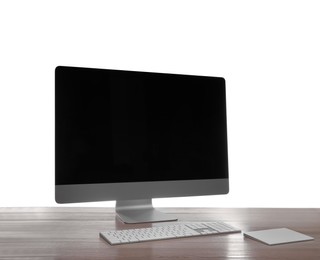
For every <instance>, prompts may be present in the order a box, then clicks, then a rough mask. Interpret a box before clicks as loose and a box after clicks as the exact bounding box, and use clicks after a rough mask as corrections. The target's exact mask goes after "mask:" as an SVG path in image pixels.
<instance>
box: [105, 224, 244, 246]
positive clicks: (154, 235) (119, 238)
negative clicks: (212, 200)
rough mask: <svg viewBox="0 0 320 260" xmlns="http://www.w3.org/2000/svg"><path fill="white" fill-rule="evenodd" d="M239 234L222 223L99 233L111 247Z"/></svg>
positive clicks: (170, 225)
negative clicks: (173, 239) (163, 240)
mask: <svg viewBox="0 0 320 260" xmlns="http://www.w3.org/2000/svg"><path fill="white" fill-rule="evenodd" d="M236 232H241V230H240V229H237V228H235V227H232V226H230V225H227V224H226V223H224V222H218V221H217V222H177V223H175V224H166V225H164V226H155V227H150V228H137V229H124V230H108V231H105V232H100V236H101V237H103V238H104V239H105V240H107V242H108V243H109V244H111V245H119V244H128V243H136V242H145V241H152V240H162V239H170V238H182V237H193V236H206V235H216V234H228V233H236Z"/></svg>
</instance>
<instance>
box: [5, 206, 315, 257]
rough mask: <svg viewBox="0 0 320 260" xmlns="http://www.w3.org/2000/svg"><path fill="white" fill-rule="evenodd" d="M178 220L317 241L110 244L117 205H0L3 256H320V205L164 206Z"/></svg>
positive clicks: (209, 239) (228, 238) (235, 237)
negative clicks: (286, 231)
mask: <svg viewBox="0 0 320 260" xmlns="http://www.w3.org/2000/svg"><path fill="white" fill-rule="evenodd" d="M161 210H162V211H163V212H166V213H168V214H171V213H172V214H176V215H178V217H179V220H180V221H214V220H221V221H224V222H226V223H229V224H231V225H233V226H236V227H238V228H240V229H241V230H242V231H252V230H261V229H269V228H279V227H287V228H290V229H293V230H295V231H298V232H301V233H304V234H306V235H309V236H312V237H314V238H315V240H313V241H308V242H299V243H291V244H284V245H277V246H268V245H265V244H262V243H260V242H257V241H254V240H251V239H249V238H244V237H243V234H242V233H236V234H229V235H215V236H205V237H193V238H181V239H170V240H162V241H152V242H143V243H134V244H126V245H116V246H111V245H109V244H108V243H107V242H105V241H104V240H103V239H102V238H100V237H99V232H100V231H104V230H106V229H124V228H126V229H127V228H133V227H134V228H137V227H149V226H152V225H154V226H159V225H166V223H155V224H134V225H128V224H123V223H122V222H121V221H119V220H118V219H117V218H116V217H115V214H114V209H113V208H90V207H88V208H65V207H56V208H0V259H106V260H108V259H161V260H164V259H180V260H184V259H249V260H250V259H299V260H300V259H317V260H319V259H320V209H305V208H299V209H294V208H286V209H280V208H275V209H270V208H224V209H220V208H163V209H161Z"/></svg>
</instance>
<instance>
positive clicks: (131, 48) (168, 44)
mask: <svg viewBox="0 0 320 260" xmlns="http://www.w3.org/2000/svg"><path fill="white" fill-rule="evenodd" d="M318 2H319V1H302V0H301V1H293V0H290V1H270V0H269V1H256V0H252V1H237V0H236V1H228V0H221V1H213V0H210V1H198V0H194V1H187V0H181V1H173V0H168V1H166V0H162V1H150V0H147V1H139V0H135V1H132V0H130V1H105V0H104V1H102V0H101V1H98V0H97V1H90V0H87V1H80V0H75V1H57V0H55V1H53V0H52V1H41V0H39V1H33V0H31V1H30V0H29V1H15V0H11V1H7V0H4V1H1V2H0V206H55V205H56V204H55V202H54V68H55V67H56V66H57V65H74V66H86V67H99V68H114V69H117V68H118V69H128V70H145V71H156V72H171V73H187V74H200V75H212V76H223V77H225V78H226V80H227V102H228V128H229V129H228V130H229V156H230V158H229V159H230V178H231V179H230V181H231V190H230V194H229V195H227V196H211V197H198V198H178V199H165V200H164V199H163V200H157V201H156V202H155V204H156V205H157V206H230V207H231V206H236V207H248V206H259V207H269V206H270V207H319V206H320V199H319V198H320V189H319V188H318V187H319V181H318V180H319V177H318V176H320V160H319V159H320V158H319V156H320V75H319V72H320V71H319V68H320V36H319V35H320V34H319V32H320V29H319V27H320V15H319V11H320V9H319V8H320V4H318ZM89 205H100V206H105V205H107V206H110V205H113V202H107V203H106V202H105V203H99V204H89ZM77 206H79V205H77Z"/></svg>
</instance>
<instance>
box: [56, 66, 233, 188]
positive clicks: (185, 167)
mask: <svg viewBox="0 0 320 260" xmlns="http://www.w3.org/2000/svg"><path fill="white" fill-rule="evenodd" d="M55 172H56V185H60V184H87V183H115V182H117V183H118V182H143V181H167V180H194V179H220V178H227V177H228V157H227V129H226V97H225V81H224V79H223V78H217V77H204V76H190V75H174V74H162V73H148V72H132V71H117V70H102V69H88V68H74V67H57V68H56V72H55Z"/></svg>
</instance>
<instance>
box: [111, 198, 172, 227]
mask: <svg viewBox="0 0 320 260" xmlns="http://www.w3.org/2000/svg"><path fill="white" fill-rule="evenodd" d="M116 213H117V215H118V216H119V217H120V219H121V220H122V221H123V222H124V223H127V224H133V223H146V222H161V221H174V220H177V218H176V217H175V216H171V215H169V214H164V213H162V212H160V211H158V210H156V209H155V208H154V207H153V206H152V200H151V199H145V200H120V201H119V200H118V201H117V202H116Z"/></svg>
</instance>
